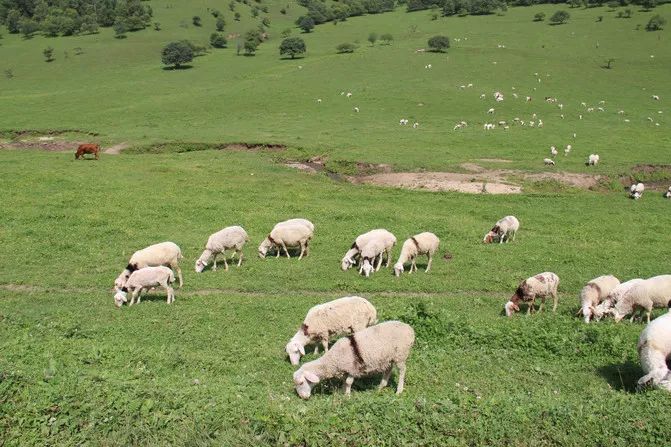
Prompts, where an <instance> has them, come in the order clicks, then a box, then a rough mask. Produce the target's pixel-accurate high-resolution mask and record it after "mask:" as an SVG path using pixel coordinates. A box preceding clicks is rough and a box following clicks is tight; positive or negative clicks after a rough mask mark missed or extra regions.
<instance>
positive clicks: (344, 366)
mask: <svg viewBox="0 0 671 447" xmlns="http://www.w3.org/2000/svg"><path fill="white" fill-rule="evenodd" d="M414 343H415V331H414V330H413V329H412V327H410V326H409V325H407V324H405V323H402V322H400V321H386V322H384V323H380V324H378V325H375V326H371V327H369V328H367V329H364V330H362V331H358V332H355V333H354V334H353V335H351V336H349V337H346V338H341V339H340V340H338V341H337V342H336V343H335V344H334V345H333V346H332V347H331V349H330V350H329V352H327V353H326V354H324V355H323V356H322V357H320V358H319V359H317V360H313V361H311V362H308V363H305V364H304V365H303V366H301V367H300V368H299V369H298V370H297V371H296V372H294V375H293V379H294V384H295V385H296V392H297V393H298V395H299V396H300V397H301V398H302V399H309V398H310V395H311V394H312V388H313V387H314V386H315V384H317V383H319V382H320V381H322V380H328V379H331V378H333V377H343V376H345V377H346V378H345V395H348V396H349V395H350V393H351V390H352V383H353V382H354V379H355V378H358V377H365V376H369V375H371V374H376V373H383V375H382V381H381V382H380V385H379V389H382V388H384V387H385V386H387V382H388V381H389V378H390V377H391V373H392V369H393V367H394V365H396V367H398V372H399V374H398V384H397V385H396V394H401V393H402V392H403V387H404V383H405V370H406V365H405V362H406V360H407V359H408V356H409V355H410V349H411V348H412V345H413V344H414Z"/></svg>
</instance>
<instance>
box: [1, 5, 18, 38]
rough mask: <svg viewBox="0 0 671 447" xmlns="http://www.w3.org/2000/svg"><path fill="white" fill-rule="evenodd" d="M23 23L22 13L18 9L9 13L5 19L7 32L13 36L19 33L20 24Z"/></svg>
mask: <svg viewBox="0 0 671 447" xmlns="http://www.w3.org/2000/svg"><path fill="white" fill-rule="evenodd" d="M20 22H21V13H20V12H19V11H17V10H16V9H12V10H10V11H9V12H8V13H7V17H6V18H5V25H7V31H9V32H10V33H12V34H16V33H18V32H19V30H20V27H19V23H20Z"/></svg>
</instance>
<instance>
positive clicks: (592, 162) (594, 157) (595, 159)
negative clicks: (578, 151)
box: [586, 154, 599, 166]
mask: <svg viewBox="0 0 671 447" xmlns="http://www.w3.org/2000/svg"><path fill="white" fill-rule="evenodd" d="M598 163H599V154H590V155H589V157H588V158H587V163H586V165H587V166H596V165H597V164H598Z"/></svg>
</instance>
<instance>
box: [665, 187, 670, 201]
mask: <svg viewBox="0 0 671 447" xmlns="http://www.w3.org/2000/svg"><path fill="white" fill-rule="evenodd" d="M664 198H665V199H668V198H671V186H669V189H668V190H667V191H666V192H665V193H664Z"/></svg>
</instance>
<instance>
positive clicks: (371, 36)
mask: <svg viewBox="0 0 671 447" xmlns="http://www.w3.org/2000/svg"><path fill="white" fill-rule="evenodd" d="M368 42H370V44H371V45H372V46H375V42H377V33H370V34H369V35H368Z"/></svg>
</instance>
